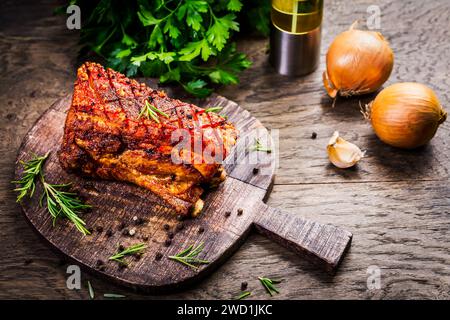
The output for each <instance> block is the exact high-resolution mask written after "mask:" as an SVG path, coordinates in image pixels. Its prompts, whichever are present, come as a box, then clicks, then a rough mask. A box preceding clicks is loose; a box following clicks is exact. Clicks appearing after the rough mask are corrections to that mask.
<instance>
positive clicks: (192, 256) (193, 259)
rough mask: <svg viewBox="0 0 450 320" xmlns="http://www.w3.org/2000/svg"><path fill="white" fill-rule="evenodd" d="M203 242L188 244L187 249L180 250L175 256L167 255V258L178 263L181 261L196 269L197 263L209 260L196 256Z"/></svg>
mask: <svg viewBox="0 0 450 320" xmlns="http://www.w3.org/2000/svg"><path fill="white" fill-rule="evenodd" d="M203 248H204V244H203V243H201V244H199V245H198V246H194V245H190V246H189V247H188V248H187V249H185V250H183V251H181V252H180V253H178V254H177V255H175V256H169V257H168V258H169V259H171V260H174V261H177V262H179V263H182V264H184V265H186V266H188V267H190V268H192V269H194V270H197V269H198V266H197V265H199V264H208V263H209V261H207V260H203V259H199V258H197V256H198V255H199V253H201V252H202V250H203Z"/></svg>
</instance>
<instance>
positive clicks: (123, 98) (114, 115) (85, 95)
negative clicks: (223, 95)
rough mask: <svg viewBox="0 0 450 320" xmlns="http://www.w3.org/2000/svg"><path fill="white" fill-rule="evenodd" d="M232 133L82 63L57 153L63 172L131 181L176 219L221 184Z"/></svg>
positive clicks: (208, 117) (185, 106)
mask: <svg viewBox="0 0 450 320" xmlns="http://www.w3.org/2000/svg"><path fill="white" fill-rule="evenodd" d="M237 135H238V132H237V130H236V129H235V127H234V126H233V125H232V124H231V123H229V122H227V121H226V120H225V119H224V118H223V117H222V116H220V115H218V114H216V113H214V112H207V111H206V110H204V109H202V108H199V107H197V106H195V105H193V104H190V103H185V102H182V101H180V100H177V99H171V98H169V97H168V96H167V95H166V94H165V93H164V92H163V91H158V90H154V89H152V88H149V87H148V86H146V85H145V84H142V83H138V82H137V81H136V80H132V79H129V78H127V77H125V76H124V75H122V74H120V73H118V72H115V71H113V70H111V69H106V70H105V69H104V68H103V67H102V66H101V65H100V64H97V63H90V62H87V63H85V64H83V65H82V66H81V67H80V68H79V69H78V72H77V79H76V81H75V88H74V92H73V98H72V105H71V107H70V109H69V111H68V114H67V119H66V123H65V128H64V137H63V142H62V146H61V149H60V151H59V154H58V155H59V160H60V163H61V166H62V167H63V168H64V169H65V170H67V171H72V172H78V173H82V174H84V175H86V176H90V177H93V178H100V179H110V180H120V181H126V182H131V183H134V184H136V185H138V186H141V187H144V188H146V189H148V190H150V191H152V192H153V193H155V194H156V195H158V196H159V197H160V198H161V199H163V200H164V202H165V203H166V204H167V205H169V206H170V207H171V208H173V209H174V211H175V212H177V213H178V214H183V215H187V214H189V213H192V214H194V215H195V214H197V213H198V212H199V211H200V210H201V207H202V201H201V199H200V196H201V195H202V193H203V191H204V187H205V186H208V185H215V184H217V183H218V182H220V181H221V180H223V179H224V177H225V172H224V170H223V167H222V165H221V162H222V161H223V160H224V159H225V157H226V156H227V155H228V154H229V152H230V150H231V148H232V147H233V146H234V144H235V143H236V139H237Z"/></svg>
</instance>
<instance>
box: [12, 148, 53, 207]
mask: <svg viewBox="0 0 450 320" xmlns="http://www.w3.org/2000/svg"><path fill="white" fill-rule="evenodd" d="M49 154H50V152H47V153H46V154H45V155H43V156H41V157H38V156H37V155H33V159H31V160H29V161H27V162H25V161H20V164H21V165H22V167H23V173H22V177H21V178H20V180H17V181H11V182H12V183H16V184H18V185H19V186H20V187H19V188H16V189H14V191H16V192H19V195H18V196H17V200H16V201H17V202H20V201H21V200H22V199H23V198H24V197H25V196H26V195H27V194H29V196H30V198H31V197H32V196H33V194H34V191H35V189H36V183H35V180H36V177H37V176H38V175H40V174H41V173H42V167H43V166H44V163H45V160H47V158H48V156H49Z"/></svg>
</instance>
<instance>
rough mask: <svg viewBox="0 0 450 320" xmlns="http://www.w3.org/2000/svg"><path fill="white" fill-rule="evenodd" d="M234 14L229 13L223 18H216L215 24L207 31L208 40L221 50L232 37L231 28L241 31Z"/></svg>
mask: <svg viewBox="0 0 450 320" xmlns="http://www.w3.org/2000/svg"><path fill="white" fill-rule="evenodd" d="M235 19H236V16H235V15H234V14H231V13H230V14H227V15H225V16H223V17H221V18H215V19H214V24H213V25H212V26H211V28H209V30H208V31H207V32H206V35H207V37H208V41H209V42H210V43H211V44H212V45H214V46H215V47H216V48H217V49H218V50H219V51H221V50H222V49H223V48H224V47H225V44H226V43H227V40H228V38H229V37H230V29H231V30H235V31H239V24H238V23H237V22H236V21H235Z"/></svg>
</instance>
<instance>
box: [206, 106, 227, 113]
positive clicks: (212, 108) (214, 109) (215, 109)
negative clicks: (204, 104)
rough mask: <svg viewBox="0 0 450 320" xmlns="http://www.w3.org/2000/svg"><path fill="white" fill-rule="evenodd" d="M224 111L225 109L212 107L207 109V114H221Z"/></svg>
mask: <svg viewBox="0 0 450 320" xmlns="http://www.w3.org/2000/svg"><path fill="white" fill-rule="evenodd" d="M222 109H223V108H222V107H211V108H207V109H205V112H215V113H217V112H219V111H220V110H222Z"/></svg>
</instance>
